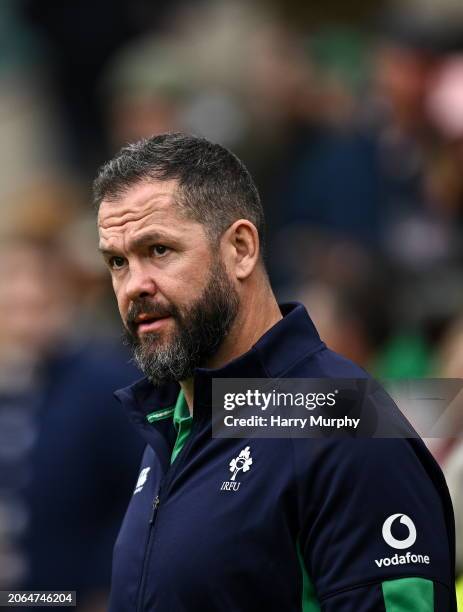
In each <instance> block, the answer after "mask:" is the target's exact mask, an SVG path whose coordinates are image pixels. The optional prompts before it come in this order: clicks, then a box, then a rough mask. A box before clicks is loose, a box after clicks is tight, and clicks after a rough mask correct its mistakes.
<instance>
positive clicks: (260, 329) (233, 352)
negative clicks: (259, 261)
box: [180, 283, 283, 414]
mask: <svg viewBox="0 0 463 612" xmlns="http://www.w3.org/2000/svg"><path fill="white" fill-rule="evenodd" d="M282 318H283V317H282V315H281V311H280V308H279V306H278V303H277V301H276V299H275V296H274V295H273V292H272V290H271V288H270V287H269V286H268V284H267V283H266V284H265V286H264V287H262V288H261V290H260V291H255V292H249V295H248V296H243V298H242V302H241V304H240V309H239V311H238V314H237V316H236V319H235V321H234V322H233V325H232V327H231V329H230V332H229V333H228V334H227V336H226V338H225V339H224V341H223V342H222V344H221V345H220V348H219V350H218V351H217V353H216V354H215V355H214V357H213V358H212V359H211V360H210V361H209V362H208V363H207V364H206V367H208V368H221V367H223V366H225V365H226V364H227V363H228V362H229V361H232V360H233V359H236V358H237V357H239V356H240V355H243V353H246V352H247V351H249V349H250V348H251V347H252V346H253V345H254V344H255V343H256V342H257V341H258V340H259V338H261V337H262V336H263V335H264V334H265V333H266V332H267V331H268V330H269V329H270V328H271V327H273V326H274V325H275V324H276V323H278V321H279V320H280V319H282ZM180 384H181V387H182V390H183V393H184V395H185V399H186V402H187V404H188V408H189V409H190V414H193V397H194V380H193V378H189V379H188V380H184V381H181V383H180Z"/></svg>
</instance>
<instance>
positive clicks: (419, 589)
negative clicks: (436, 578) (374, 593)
mask: <svg viewBox="0 0 463 612" xmlns="http://www.w3.org/2000/svg"><path fill="white" fill-rule="evenodd" d="M382 589H383V597H384V604H385V606H386V612H434V584H433V582H432V580H426V579H425V578H399V579H397V580H387V581H386V582H383V583H382Z"/></svg>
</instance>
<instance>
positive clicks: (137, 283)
mask: <svg viewBox="0 0 463 612" xmlns="http://www.w3.org/2000/svg"><path fill="white" fill-rule="evenodd" d="M125 291H126V294H127V297H128V299H129V300H136V299H138V298H141V297H148V296H152V295H155V294H156V292H157V285H156V283H155V282H154V279H153V278H152V276H151V274H150V273H149V271H148V270H147V269H146V268H145V267H144V266H142V265H135V266H132V267H131V269H130V272H129V277H128V279H127V283H126V286H125Z"/></svg>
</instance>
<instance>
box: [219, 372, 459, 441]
mask: <svg viewBox="0 0 463 612" xmlns="http://www.w3.org/2000/svg"><path fill="white" fill-rule="evenodd" d="M462 389H463V380H460V379H422V380H400V381H385V382H384V381H383V382H382V384H381V385H380V384H379V383H378V382H376V381H375V380H373V379H367V378H360V379H346V378H341V379H328V378H279V379H269V378H234V379H230V378H228V379H218V378H216V379H213V382H212V406H213V408H212V412H213V414H212V435H213V437H219V438H249V437H254V438H323V437H329V436H336V437H379V438H391V437H392V438H397V437H400V438H410V437H417V436H418V435H419V436H422V437H448V436H452V437H455V436H456V435H459V434H458V432H461V431H462V430H463V418H462V417H461V416H460V415H461V414H463V411H462V410H461V405H462V402H463V395H460V392H461V391H462ZM404 415H405V417H406V418H404Z"/></svg>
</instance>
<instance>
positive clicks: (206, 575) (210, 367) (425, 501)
mask: <svg viewBox="0 0 463 612" xmlns="http://www.w3.org/2000/svg"><path fill="white" fill-rule="evenodd" d="M94 191H95V202H96V204H97V206H98V208H99V216H98V224H99V232H100V249H101V251H102V253H103V256H104V258H105V260H106V263H107V265H108V267H109V269H110V272H111V276H112V282H113V287H114V291H115V294H116V297H117V301H118V305H119V310H120V313H121V317H122V320H123V322H124V326H125V329H126V333H127V338H128V340H129V341H130V342H131V344H132V346H133V350H134V355H135V359H136V361H137V363H138V364H139V366H140V367H141V369H142V370H143V371H144V373H145V375H146V378H145V379H143V380H141V381H139V382H138V383H136V384H135V385H133V386H132V387H130V388H128V389H124V390H122V391H119V392H118V395H119V398H120V400H121V401H122V402H123V404H125V405H126V407H127V409H128V410H129V412H130V413H131V415H132V418H133V420H134V421H135V422H136V423H137V424H138V427H139V429H140V431H141V432H142V433H143V435H144V437H145V439H146V441H147V447H146V451H145V454H144V457H143V460H142V464H141V471H140V476H139V479H138V482H137V484H136V487H135V490H134V494H133V498H132V501H131V503H130V505H129V509H128V512H127V515H126V517H125V520H124V522H123V525H122V528H121V531H120V534H119V537H118V541H117V543H116V547H115V551H114V560H113V579H112V593H111V603H110V609H111V611H112V612H117V611H131V610H150V611H161V612H168V611H174V612H182V611H188V612H192V611H196V610H198V611H201V612H204V611H211V612H212V611H217V612H238V611H239V612H247V611H249V612H251V611H252V612H256V611H257V610H259V611H260V610H265V611H266V612H269V611H275V612H276V611H278V612H281V611H283V610H284V611H285V612H290V611H296V610H301V609H303V610H305V611H308V610H310V611H311V612H312V611H315V610H324V611H326V612H344V611H345V612H347V611H351V610H355V611H356V612H367V611H368V612H371V611H376V610H377V611H380V610H381V611H382V612H384V610H387V611H392V610H394V612H402V611H404V612H405V611H407V612H410V611H412V612H414V611H416V612H418V611H419V612H428V611H431V610H438V611H439V612H440V611H444V610H455V609H456V608H455V595H454V587H453V580H454V527H453V514H452V508H451V504H450V501H449V496H448V491H447V488H446V485H445V481H444V480H443V477H442V474H441V472H440V470H439V468H438V467H437V465H436V464H435V462H434V460H433V459H432V457H431V456H430V454H429V453H428V451H427V450H426V448H425V447H424V445H423V444H422V442H421V441H420V440H418V439H340V438H324V439H322V440H313V439H312V440H311V439H302V440H295V439H250V440H242V439H224V438H216V437H214V438H213V437H212V435H211V381H212V379H213V378H240V377H253V378H268V377H271V378H285V377H288V378H362V377H365V376H366V375H365V373H364V372H363V371H362V370H361V369H360V368H358V367H357V366H355V365H354V364H353V363H351V362H349V361H347V360H346V359H344V358H342V357H341V356H339V355H336V354H335V353H333V352H331V351H329V350H328V349H327V348H326V346H325V345H324V343H323V342H322V341H321V340H320V338H319V336H318V334H317V332H316V330H315V328H314V326H313V324H312V322H311V321H310V319H309V316H308V314H307V312H306V311H305V309H304V308H303V307H302V306H301V305H298V304H287V305H283V306H281V307H279V306H278V304H277V302H276V300H275V297H274V295H273V293H272V289H271V287H270V284H269V281H268V277H267V274H266V271H265V266H264V262H263V258H262V250H261V248H260V243H261V242H262V232H263V213H262V207H261V204H260V201H259V196H258V193H257V190H256V187H255V186H254V184H253V181H252V179H251V177H250V175H249V173H248V172H247V170H246V168H245V167H244V165H243V164H242V163H241V162H240V161H239V160H238V159H237V158H236V157H235V156H234V155H233V154H231V153H230V152H229V151H227V150H226V149H224V148H222V147H221V146H219V145H216V144H211V143H210V142H208V141H206V140H203V139H200V138H195V137H191V136H185V135H182V134H167V135H161V136H156V137H153V138H151V139H148V140H143V141H140V142H138V143H136V144H134V145H131V146H128V147H126V148H124V149H122V150H121V151H120V153H119V154H118V155H117V156H116V157H115V158H114V159H113V160H111V161H110V162H108V163H107V164H106V165H105V166H103V167H102V169H101V170H100V172H99V175H98V177H97V179H96V181H95V185H94ZM391 410H392V408H391ZM230 466H232V467H233V469H234V470H235V471H234V475H235V481H236V479H238V480H239V482H240V483H241V485H240V487H239V488H237V487H234V488H228V489H223V488H222V487H221V485H222V483H223V481H224V480H227V478H229V477H230V476H229V470H230ZM245 467H246V469H244V468H245ZM235 468H236V469H235ZM238 468H239V469H238ZM393 523H395V524H394V526H393ZM405 547H407V548H408V549H409V550H407V554H406V553H405V551H403V552H404V554H403V555H402V554H401V558H400V559H399V556H398V555H397V553H398V552H400V553H401V552H402V551H401V550H400V549H404V548H405ZM402 557H403V559H402ZM426 559H427V561H426ZM415 560H416V562H415Z"/></svg>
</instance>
